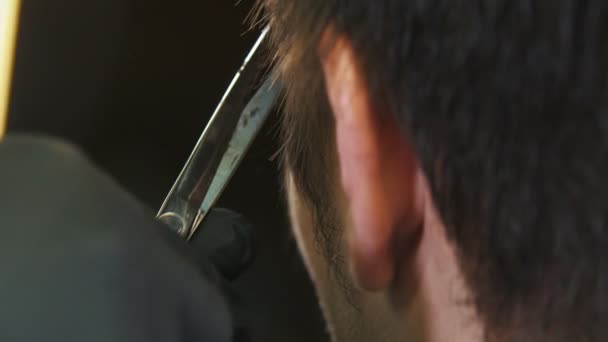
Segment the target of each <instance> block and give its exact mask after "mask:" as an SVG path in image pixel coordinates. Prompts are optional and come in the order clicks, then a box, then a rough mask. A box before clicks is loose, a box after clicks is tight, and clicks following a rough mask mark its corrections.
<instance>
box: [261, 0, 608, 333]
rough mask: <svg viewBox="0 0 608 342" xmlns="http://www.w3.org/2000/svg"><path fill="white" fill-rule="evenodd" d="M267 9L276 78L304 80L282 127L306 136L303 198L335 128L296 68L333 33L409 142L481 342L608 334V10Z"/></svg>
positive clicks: (522, 2)
mask: <svg viewBox="0 0 608 342" xmlns="http://www.w3.org/2000/svg"><path fill="white" fill-rule="evenodd" d="M266 5H267V7H268V9H269V10H270V13H271V20H272V21H273V25H274V26H275V28H276V30H275V35H276V36H275V42H276V43H277V47H278V49H279V52H280V54H281V57H282V59H281V61H282V62H281V64H280V68H281V71H282V72H283V73H284V74H285V75H287V78H293V79H295V78H297V79H298V82H304V81H307V82H309V83H300V84H299V85H291V84H288V89H289V91H291V92H292V93H293V94H297V95H298V98H297V100H298V108H295V107H292V108H291V110H288V112H290V113H291V114H289V115H287V117H286V120H288V121H289V125H286V127H289V128H287V129H288V130H294V131H295V130H297V131H298V132H300V135H302V136H304V137H305V139H304V140H305V141H302V139H300V140H298V139H287V140H286V149H287V150H288V152H289V155H290V156H291V157H290V160H288V161H287V163H292V164H294V165H297V167H294V168H293V169H294V170H296V171H295V172H296V175H295V176H296V181H297V179H300V180H301V182H302V183H303V184H302V188H303V189H305V191H306V192H308V195H309V196H311V197H312V198H322V194H320V193H318V191H320V190H318V189H319V188H322V187H318V186H313V185H311V184H306V182H305V179H309V178H311V177H307V174H311V173H314V172H315V170H318V169H319V167H318V166H319V163H323V162H324V161H323V160H319V158H318V156H316V155H314V153H310V151H314V150H315V148H321V149H323V148H326V147H324V144H329V142H328V141H329V140H328V138H326V137H328V136H331V135H332V133H330V131H331V130H332V125H333V123H332V122H331V117H330V116H323V115H318V116H315V117H313V119H311V117H310V116H308V117H307V120H303V119H299V118H298V115H297V112H298V111H308V110H310V106H315V104H314V102H315V101H316V100H318V99H319V97H316V95H317V93H316V92H315V91H308V92H301V91H300V92H299V91H298V90H301V89H318V88H322V86H319V87H317V86H311V83H310V82H313V83H316V84H321V82H320V81H319V75H318V74H315V73H314V72H311V73H309V74H307V75H296V74H290V73H292V72H295V71H293V70H294V69H292V68H291V67H292V66H293V65H298V64H299V65H301V64H303V63H310V65H311V66H312V69H314V68H316V69H318V65H315V62H314V57H313V56H314V55H315V54H316V52H317V46H318V42H319V36H320V35H321V33H322V32H323V30H324V28H326V27H327V26H328V25H331V26H332V29H333V30H334V31H335V33H337V34H341V35H344V36H346V37H348V39H349V40H350V41H351V42H352V45H353V46H354V48H355V50H356V52H357V54H358V57H359V58H360V64H361V65H362V66H363V69H364V73H365V75H366V77H367V81H368V83H369V84H370V88H371V89H372V91H373V92H374V95H375V96H374V98H377V99H382V101H383V103H384V104H385V105H388V106H390V107H391V109H392V110H393V111H394V112H395V113H397V114H398V118H399V121H400V123H401V126H402V127H401V128H402V130H403V132H404V133H405V134H407V136H409V137H410V138H411V142H412V145H413V146H414V147H415V149H416V152H417V155H418V157H419V158H420V162H421V165H422V168H423V170H424V172H425V174H426V176H427V177H428V179H429V182H430V185H431V188H432V194H433V198H434V201H435V203H436V204H437V206H438V209H439V212H440V215H441V218H442V219H443V221H444V223H445V226H446V229H447V233H448V236H449V238H450V240H451V241H452V243H453V244H454V245H455V246H456V249H457V251H458V254H459V261H460V265H461V267H462V269H463V271H464V273H465V276H466V280H467V282H468V285H469V286H470V288H471V289H472V292H473V298H472V302H473V305H474V306H475V307H476V309H477V310H478V312H479V313H480V315H481V317H482V318H483V320H484V322H485V324H486V335H487V339H488V340H496V341H570V340H572V339H576V340H578V341H603V340H605V339H606V338H608V181H606V179H605V178H604V177H605V175H608V113H607V110H608V106H607V105H608V103H607V100H608V93H607V91H608V88H607V86H608V84H607V81H608V77H607V76H608V2H606V1H603V0H561V1H553V0H540V1H539V0H420V1H409V0H384V1H372V0H350V1H337V0H308V1H288V0H273V1H267V4H266ZM312 69H309V70H312ZM294 83H295V82H294ZM307 99H308V100H310V101H307ZM302 132H303V133H302ZM306 134H308V136H306ZM286 136H290V132H286ZM303 145H306V147H303ZM298 173H299V174H298Z"/></svg>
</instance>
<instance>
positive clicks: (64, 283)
mask: <svg viewBox="0 0 608 342" xmlns="http://www.w3.org/2000/svg"><path fill="white" fill-rule="evenodd" d="M231 228H232V229H231ZM248 231H249V229H248V228H247V224H246V223H244V221H243V220H242V218H240V216H238V215H236V214H234V213H232V212H227V211H215V212H212V213H210V216H209V217H208V218H207V219H206V220H205V221H204V224H203V227H202V228H201V229H200V235H199V236H196V237H195V239H194V241H193V244H191V245H188V244H186V243H185V242H183V241H181V240H180V239H179V238H177V237H175V236H173V235H172V233H170V231H169V229H168V228H167V227H165V226H163V225H162V224H161V223H159V222H157V221H156V220H155V219H154V213H153V212H152V211H150V210H148V209H146V208H145V207H144V206H143V205H141V204H140V203H139V202H138V201H137V200H136V199H135V198H133V197H132V196H130V195H129V194H128V193H127V192H125V191H124V190H122V189H121V188H120V186H118V185H117V184H116V183H115V182H113V181H112V180H111V179H109V178H108V177H107V176H105V175H103V174H102V173H101V172H100V171H98V170H97V169H96V168H95V167H93V166H92V165H91V163H89V161H88V160H86V158H84V157H83V156H82V155H81V154H80V153H78V152H77V151H75V150H74V149H73V148H72V147H70V146H68V145H65V144H63V143H60V142H56V141H50V140H44V139H40V138H27V137H8V138H5V140H4V141H3V142H1V143H0V341H17V342H21V341H57V342H59V341H61V342H66V341H100V342H101V341H103V342H108V341H113V342H121V341H125V342H126V341H129V342H132V341H146V342H155V341H158V342H161V341H162V342H165V341H171V342H181V341H185V342H192V341H205V342H233V341H235V339H236V338H237V337H236V336H235V330H236V329H237V322H236V320H235V319H234V318H233V315H232V308H231V306H230V304H229V302H228V301H227V300H226V297H225V295H224V293H222V290H221V288H222V287H223V286H222V284H221V283H222V279H223V276H222V273H223V275H225V276H230V277H233V276H234V275H235V274H236V273H238V271H239V268H240V267H241V266H242V264H244V263H245V262H246V261H247V259H248V255H250V251H248V250H247V243H248V242H247V239H248ZM223 232H228V234H225V233H223ZM206 234H209V236H211V238H206V236H205V235H206ZM197 244H201V248H199V249H197V248H196V246H197ZM240 244H242V247H243V248H241V247H239V246H240ZM193 246H194V247H193ZM235 260H237V261H238V260H241V261H242V262H236V263H235V262H234V261H235ZM213 263H215V264H216V265H217V266H218V267H216V266H214V265H213ZM239 264H240V265H239ZM234 265H236V266H234Z"/></svg>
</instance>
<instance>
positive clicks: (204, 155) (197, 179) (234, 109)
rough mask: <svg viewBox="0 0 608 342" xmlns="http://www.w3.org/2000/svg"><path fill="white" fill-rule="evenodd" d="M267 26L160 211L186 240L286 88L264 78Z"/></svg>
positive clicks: (167, 222)
mask: <svg viewBox="0 0 608 342" xmlns="http://www.w3.org/2000/svg"><path fill="white" fill-rule="evenodd" d="M268 31H269V27H266V28H265V29H264V30H263V31H262V33H261V35H260V37H259V38H258V39H257V41H256V42H255V44H254V46H253V48H252V49H251V51H250V52H249V54H248V55H247V57H246V58H245V61H244V62H243V65H242V66H241V68H240V69H239V71H238V72H237V73H236V75H235V76H234V78H233V79H232V82H231V83H230V85H229V86H228V89H227V90H226V92H225V94H224V96H223V97H222V99H221V101H220V103H219V104H218V106H217V108H216V110H215V112H214V113H213V116H212V117H211V119H210V121H209V123H208V124H207V127H206V128H205V130H204V131H203V134H202V136H201V137H200V139H199V140H198V142H197V144H196V146H195V147H194V151H193V152H192V154H191V155H190V158H189V159H188V161H187V162H186V165H185V166H184V168H183V170H182V171H181V173H180V174H179V176H178V178H177V180H176V181H175V184H174V185H173V187H172V188H171V191H170V192H169V194H168V195H167V198H166V199H165V201H164V203H163V205H162V206H161V208H160V211H159V212H158V215H157V219H158V220H160V221H161V222H164V223H165V224H166V225H168V226H169V228H170V229H171V230H172V231H174V232H175V233H176V234H178V235H179V236H180V237H182V238H184V239H186V240H189V239H190V238H191V237H192V236H193V234H194V233H195V232H196V230H197V228H198V226H199V224H200V223H201V222H202V221H203V219H204V218H205V215H206V214H207V213H208V212H209V210H210V209H211V207H213V205H214V204H215V202H216V201H217V199H218V198H219V196H220V195H221V193H222V191H223V190H224V188H225V187H226V184H227V183H228V182H229V181H230V178H231V177H232V175H233V173H234V171H235V170H236V169H237V167H238V166H239V164H240V162H241V161H242V159H243V156H244V155H245V153H246V152H247V150H248V148H249V146H250V145H251V142H252V141H253V140H254V138H255V137H256V135H257V134H258V133H259V131H260V129H261V127H262V126H263V125H264V122H265V121H266V120H267V118H268V116H269V115H270V113H271V112H272V109H273V107H274V104H275V102H276V100H277V98H278V97H279V94H280V92H281V88H282V86H281V84H280V83H279V82H278V81H275V80H274V79H273V78H272V77H271V76H269V75H265V77H262V80H261V81H260V75H262V76H264V69H263V65H264V64H265V63H264V60H263V59H264V58H265V57H264V54H263V53H261V52H260V50H262V48H261V46H262V44H263V42H264V41H265V39H266V37H267V35H268ZM254 89H257V91H255V93H253V96H251V93H252V92H253V90H254ZM247 99H249V100H248V101H247Z"/></svg>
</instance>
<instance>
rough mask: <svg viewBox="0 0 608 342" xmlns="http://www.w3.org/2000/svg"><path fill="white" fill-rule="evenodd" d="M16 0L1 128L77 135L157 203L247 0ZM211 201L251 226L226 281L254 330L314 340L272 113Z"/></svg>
mask: <svg viewBox="0 0 608 342" xmlns="http://www.w3.org/2000/svg"><path fill="white" fill-rule="evenodd" d="M235 2H236V0H228V1H226V0H223V1H222V0H213V1H211V0H204V1H201V0H174V1H171V2H167V1H160V0H89V1H82V0H54V1H42V0H38V1H36V0H23V8H22V14H21V24H20V30H19V38H18V47H17V54H16V66H15V74H14V81H13V93H12V97H11V105H10V116H9V132H24V131H25V132H36V133H44V134H49V135H53V136H60V137H63V138H65V139H67V140H69V141H71V142H73V143H75V144H76V145H78V146H80V147H81V148H82V149H83V150H84V151H85V152H86V153H87V154H88V155H89V156H90V157H91V159H92V160H93V161H94V162H95V163H97V165H98V166H100V167H101V168H103V169H104V170H106V171H107V172H108V173H110V174H111V175H112V176H114V177H115V178H116V179H117V180H118V181H119V182H120V183H121V184H123V185H124V186H125V187H126V188H127V189H128V190H130V191H131V192H132V193H134V194H135V195H136V196H138V197H139V198H140V199H141V200H142V201H144V202H145V203H146V204H147V205H148V206H150V208H153V209H156V208H158V207H159V206H160V204H161V202H162V200H163V198H164V196H165V194H166V193H167V192H168V190H169V189H170V187H171V185H172V183H173V181H174V180H175V178H176V177H177V175H178V173H179V171H180V169H181V167H182V166H183V164H184V162H185V161H186V159H187V157H188V155H189V153H190V151H191V149H192V147H193V146H194V144H195V142H196V140H197V139H198V137H199V135H200V133H201V132H202V130H203V128H204V127H205V124H206V122H207V120H208V118H209V116H210V114H211V113H212V112H213V109H214V108H215V106H216V104H217V102H218V100H219V99H220V97H221V95H222V93H223V92H224V90H225V88H226V86H227V85H228V83H229V81H230V79H231V78H232V76H233V75H234V73H235V72H236V70H237V68H238V66H239V65H240V63H241V61H242V60H243V58H244V56H245V54H246V52H247V51H248V49H249V47H250V46H251V45H252V43H253V41H254V40H255V38H256V37H257V32H256V31H253V32H250V31H248V30H247V27H248V26H247V25H246V24H245V18H246V16H247V15H248V13H249V10H250V8H251V5H252V1H240V2H239V3H238V4H235ZM270 121H271V122H269V123H268V124H267V125H266V128H265V130H264V131H263V133H262V134H261V136H260V137H259V138H258V139H257V140H256V142H255V144H254V146H253V147H252V150H251V153H250V154H249V155H248V156H247V158H246V159H245V161H244V163H243V165H242V167H241V168H240V169H239V171H238V172H237V174H236V175H235V178H234V179H233V181H232V182H231V184H230V185H229V187H228V188H227V190H226V192H225V193H224V195H223V197H222V199H221V200H220V206H224V207H228V208H232V209H236V210H237V211H240V212H242V213H244V214H245V215H246V216H247V217H249V218H250V219H251V220H252V221H253V223H254V224H255V225H256V227H257V231H258V234H257V236H256V239H257V244H258V255H257V259H256V260H255V262H254V265H253V266H252V268H251V269H250V270H249V271H247V273H246V274H244V275H243V277H242V278H241V279H240V280H239V281H238V282H237V283H236V287H237V288H238V291H239V293H240V294H241V295H242V296H243V299H244V302H245V303H246V304H247V305H248V308H247V311H248V314H247V316H248V317H247V318H248V319H249V321H250V322H251V327H252V333H253V337H254V341H323V340H325V339H326V338H325V334H324V328H323V325H322V323H321V318H320V314H319V312H318V308H317V305H316V299H315V297H314V294H313V292H312V289H311V286H310V281H309V279H308V277H307V275H306V272H305V271H304V269H303V267H302V263H301V260H300V257H299V256H298V254H297V251H296V248H295V244H294V242H293V241H292V239H291V237H290V234H289V230H288V225H287V221H286V217H285V208H284V204H283V198H282V196H283V195H282V193H281V187H280V182H279V177H278V169H277V162H276V160H273V159H272V158H271V157H272V156H273V155H274V154H275V152H276V150H277V143H276V135H277V123H276V117H275V118H274V120H270Z"/></svg>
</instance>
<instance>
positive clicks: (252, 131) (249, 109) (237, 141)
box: [189, 76, 280, 237]
mask: <svg viewBox="0 0 608 342" xmlns="http://www.w3.org/2000/svg"><path fill="white" fill-rule="evenodd" d="M279 92H280V86H279V84H278V83H276V82H274V81H273V80H272V79H271V77H270V76H269V77H267V78H266V80H265V81H264V83H263V84H262V86H261V87H260V89H259V90H258V91H257V92H256V93H255V95H254V96H253V98H251V100H250V101H249V103H248V104H247V106H246V107H245V109H244V110H243V113H242V114H241V118H240V119H239V122H238V124H237V126H236V129H235V131H234V134H233V135H232V139H231V140H230V143H229V144H228V149H227V150H226V152H225V153H224V156H223V157H222V161H221V162H220V166H219V167H218V169H217V172H216V174H215V177H213V180H212V181H211V185H210V186H209V189H208V190H207V193H206V194H205V198H204V200H203V203H202V204H201V206H200V209H199V214H198V216H197V218H196V219H195V221H194V224H193V226H192V230H191V232H190V236H189V237H191V236H192V235H193V234H194V233H195V232H196V230H197V228H198V225H199V224H200V222H201V221H202V220H203V219H204V218H205V215H207V213H208V212H209V209H211V207H212V206H213V205H214V204H215V202H216V201H217V199H218V198H219V197H220V195H221V194H222V192H223V191H224V188H225V187H226V185H227V184H228V182H229V181H230V178H232V175H233V174H234V171H236V169H237V167H238V166H239V165H240V163H241V161H242V160H243V157H244V156H245V153H246V152H247V150H248V149H249V146H250V145H251V143H252V142H253V140H254V139H255V137H256V136H257V135H258V132H259V131H260V129H261V128H262V126H263V125H264V123H265V122H266V119H268V116H269V115H270V113H271V112H272V108H273V106H274V103H275V101H276V99H277V97H278V96H279Z"/></svg>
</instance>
